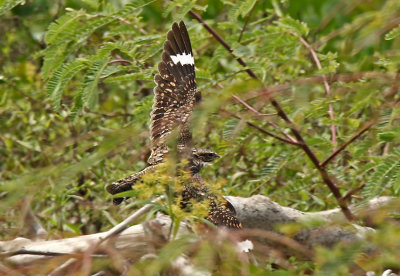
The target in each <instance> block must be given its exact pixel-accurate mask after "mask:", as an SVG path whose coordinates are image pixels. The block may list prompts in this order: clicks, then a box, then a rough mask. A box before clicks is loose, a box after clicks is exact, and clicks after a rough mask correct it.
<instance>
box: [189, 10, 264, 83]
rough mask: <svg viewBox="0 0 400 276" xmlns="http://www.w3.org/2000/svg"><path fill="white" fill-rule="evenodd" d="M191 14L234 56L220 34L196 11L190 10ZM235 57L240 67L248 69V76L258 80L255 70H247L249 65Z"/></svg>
mask: <svg viewBox="0 0 400 276" xmlns="http://www.w3.org/2000/svg"><path fill="white" fill-rule="evenodd" d="M189 14H190V15H191V16H193V17H194V18H195V19H196V20H197V21H199V22H200V23H201V24H203V26H204V28H206V29H207V31H208V32H209V33H210V34H212V35H213V36H214V38H215V39H216V40H218V42H219V43H221V45H222V46H224V47H225V48H226V49H227V50H228V51H229V52H230V53H231V54H232V55H233V50H232V48H231V46H229V44H228V43H226V41H225V40H224V39H223V38H222V37H221V36H220V35H219V34H217V33H216V32H215V31H214V29H213V28H211V27H210V25H208V24H207V23H206V22H204V20H203V19H202V18H201V17H200V16H199V15H198V14H197V13H195V12H194V11H192V10H190V11H189ZM234 57H235V59H236V60H237V61H238V62H239V63H240V65H242V66H243V67H245V68H246V69H245V70H246V72H247V74H249V75H250V77H252V78H254V79H256V80H258V77H257V75H256V74H255V73H254V72H253V70H251V69H250V68H247V67H248V66H247V64H246V63H245V62H244V61H243V59H241V58H238V57H236V56H234Z"/></svg>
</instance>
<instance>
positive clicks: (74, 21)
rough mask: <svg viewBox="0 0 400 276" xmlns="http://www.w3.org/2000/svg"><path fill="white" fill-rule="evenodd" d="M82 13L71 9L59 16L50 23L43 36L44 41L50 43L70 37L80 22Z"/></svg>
mask: <svg viewBox="0 0 400 276" xmlns="http://www.w3.org/2000/svg"><path fill="white" fill-rule="evenodd" d="M84 15H85V14H84V13H83V11H71V12H68V13H66V14H64V15H63V16H61V17H59V18H58V19H57V20H56V21H55V22H53V23H51V24H50V26H49V29H48V31H47V33H46V36H45V42H46V43H47V44H52V43H54V42H55V41H57V40H59V41H60V40H63V39H68V38H69V37H71V36H72V35H73V34H74V32H75V31H76V29H77V28H78V27H79V25H80V24H81V22H79V19H80V18H81V17H82V16H84Z"/></svg>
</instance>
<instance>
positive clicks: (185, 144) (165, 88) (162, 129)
mask: <svg viewBox="0 0 400 276" xmlns="http://www.w3.org/2000/svg"><path fill="white" fill-rule="evenodd" d="M158 71H159V74H157V75H156V76H155V77H154V81H155V83H156V84H157V86H156V87H155V88H154V104H153V110H152V112H151V125H150V134H151V156H150V157H149V159H148V163H149V164H150V165H155V164H157V163H159V162H161V161H162V160H163V158H164V155H165V154H166V153H167V152H168V147H167V145H166V142H167V139H168V136H169V135H170V134H171V132H172V131H173V130H174V129H175V128H177V127H178V128H179V140H178V150H179V149H183V148H190V150H191V144H192V135H191V133H190V130H189V124H188V120H189V117H190V115H191V113H192V110H193V107H194V105H195V104H196V103H198V102H199V101H200V99H201V94H200V92H199V91H197V89H196V80H195V72H194V58H193V52H192V46H191V44H190V39H189V34H188V32H187V29H186V26H185V24H184V23H183V21H181V22H180V23H179V25H178V24H177V23H176V22H175V23H174V24H173V25H172V30H171V31H169V32H168V35H167V41H166V42H165V43H164V51H163V53H162V61H161V62H160V63H159V64H158Z"/></svg>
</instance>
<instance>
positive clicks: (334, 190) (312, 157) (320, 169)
mask: <svg viewBox="0 0 400 276" xmlns="http://www.w3.org/2000/svg"><path fill="white" fill-rule="evenodd" d="M189 14H190V15H192V16H193V17H194V18H195V19H196V20H197V21H199V22H200V23H201V24H203V26H204V27H205V28H206V29H207V30H208V31H209V32H210V33H211V34H212V35H213V36H214V37H215V39H217V40H218V42H220V43H221V44H222V46H224V47H225V48H226V49H227V50H228V51H229V52H230V53H231V55H232V56H233V57H234V58H235V59H236V60H237V61H238V62H239V63H240V64H241V65H242V66H244V67H246V72H247V74H249V76H250V77H252V78H254V79H256V80H258V77H257V75H256V74H255V73H254V72H253V70H251V69H250V68H247V64H246V63H245V62H244V61H243V60H242V59H241V58H238V57H236V56H235V55H234V54H233V51H232V48H231V47H230V46H229V44H228V43H227V42H226V41H225V40H224V39H223V38H222V37H221V36H220V35H219V34H217V33H216V32H215V31H214V29H212V28H211V27H210V26H209V25H208V24H207V23H205V22H204V20H203V19H202V18H201V17H200V16H199V15H198V14H196V13H195V12H193V11H189ZM263 90H264V91H265V92H266V93H268V90H266V89H263ZM270 102H271V104H272V106H273V107H274V108H275V110H276V111H277V113H278V116H280V117H281V118H282V119H283V120H284V121H285V122H286V123H287V124H288V126H289V127H290V130H291V131H292V133H293V135H294V136H295V138H296V139H297V141H298V143H299V144H300V145H301V147H302V149H303V151H304V152H305V153H306V154H307V156H308V157H309V158H310V160H311V161H312V162H313V164H314V166H315V167H316V168H317V169H318V172H319V173H320V175H321V177H322V179H323V181H324V182H325V184H326V185H327V186H328V188H329V189H330V190H331V192H332V194H333V195H334V197H335V198H336V200H337V202H338V204H339V206H340V208H341V209H342V211H343V214H344V215H345V216H346V218H347V219H348V220H349V221H353V220H354V219H355V218H354V216H353V214H352V213H351V211H350V209H349V208H348V206H347V203H346V202H345V201H344V200H343V199H342V195H341V194H340V191H339V188H338V187H337V186H336V185H335V183H333V181H332V179H331V178H330V177H329V174H328V172H327V171H326V170H325V169H324V168H323V167H321V166H320V165H319V161H318V158H317V157H316V155H315V154H314V153H313V151H312V150H311V149H310V147H309V146H308V145H307V143H306V142H305V140H304V139H303V137H302V136H301V134H300V132H299V131H298V130H297V128H296V127H295V126H294V124H293V123H292V122H291V120H290V119H289V117H288V116H287V115H286V113H285V111H284V110H283V109H282V107H281V106H280V104H279V103H278V102H277V101H276V100H275V99H274V98H272V97H271V98H270ZM247 124H249V123H247ZM253 127H256V126H255V125H253ZM256 128H257V127H256ZM268 135H270V134H268ZM274 136H275V137H279V136H276V135H274ZM277 139H278V138H277ZM282 139H283V138H281V137H279V140H281V141H282ZM285 140H286V139H285ZM291 143H292V142H291V141H290V143H289V144H291Z"/></svg>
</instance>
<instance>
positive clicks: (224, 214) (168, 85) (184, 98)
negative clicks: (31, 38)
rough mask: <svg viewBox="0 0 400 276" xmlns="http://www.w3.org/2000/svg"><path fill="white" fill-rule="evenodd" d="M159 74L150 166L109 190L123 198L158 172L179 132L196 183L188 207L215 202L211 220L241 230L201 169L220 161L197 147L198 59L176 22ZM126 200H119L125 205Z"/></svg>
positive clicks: (189, 189)
mask: <svg viewBox="0 0 400 276" xmlns="http://www.w3.org/2000/svg"><path fill="white" fill-rule="evenodd" d="M158 71H159V74H157V75H155V77H154V81H155V83H156V84H157V86H156V87H155V88H154V104H153V107H152V112H151V115H150V116H151V124H150V136H151V155H150V157H149V159H148V161H147V162H148V163H149V165H150V166H149V167H147V168H145V169H144V170H142V171H140V172H138V173H135V174H132V175H130V176H128V177H126V178H123V179H121V180H118V181H116V182H113V183H112V184H110V185H108V186H107V191H108V192H109V193H111V194H117V193H121V192H124V191H128V190H131V189H132V185H134V183H136V182H137V181H139V180H140V179H141V178H142V176H143V175H144V174H147V173H151V172H154V171H155V170H156V169H157V167H158V166H159V164H161V163H162V162H164V161H165V159H166V156H167V155H168V153H169V152H170V149H169V147H168V145H167V142H168V139H170V138H171V133H172V131H173V130H175V129H176V130H178V133H179V135H178V141H177V149H176V152H177V153H178V161H181V160H183V159H185V160H187V161H188V162H187V166H186V168H185V169H186V170H187V171H188V172H190V174H191V181H190V183H187V185H185V187H184V189H183V192H182V203H181V205H182V207H185V206H186V205H187V203H188V202H189V201H191V200H192V199H193V200H197V201H201V200H204V199H208V200H210V202H211V203H210V213H209V216H208V217H207V219H208V220H209V221H211V222H212V223H214V224H215V225H224V226H226V227H230V228H241V224H240V222H239V221H238V220H237V218H236V217H235V214H234V209H233V207H231V208H229V204H228V203H227V202H226V203H225V204H220V203H218V202H217V200H216V197H215V196H214V195H212V194H211V193H210V191H209V189H208V188H207V187H206V186H205V185H204V183H203V181H202V179H201V176H200V174H199V173H200V171H201V169H202V168H203V167H204V166H205V165H206V164H208V163H210V162H212V161H213V160H215V159H216V158H218V157H219V155H218V154H216V153H215V152H213V151H212V150H208V149H199V148H195V147H194V143H193V140H192V134H191V131H190V124H189V119H190V116H191V114H192V111H193V108H194V106H195V105H197V104H198V103H199V102H200V100H201V93H200V91H198V90H197V88H196V79H195V71H194V58H193V52H192V47H191V43H190V39H189V34H188V32H187V29H186V26H185V24H184V23H183V21H181V22H180V23H179V25H178V24H177V23H174V24H173V25H172V30H171V31H169V32H168V35H167V40H166V42H165V43H164V51H163V53H162V61H161V62H160V63H159V64H158ZM123 200H124V198H114V203H115V204H119V203H121V202H122V201H123Z"/></svg>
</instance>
